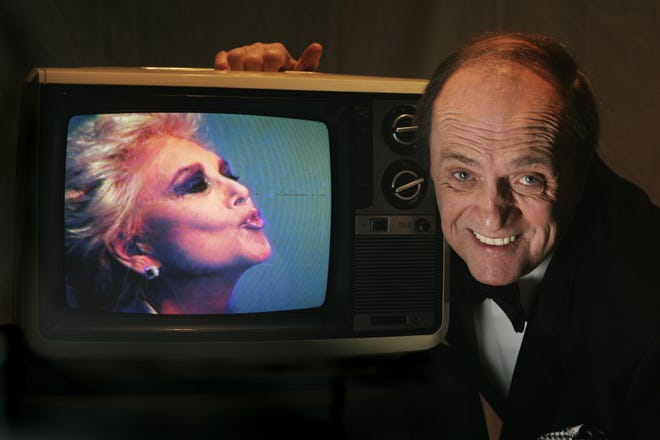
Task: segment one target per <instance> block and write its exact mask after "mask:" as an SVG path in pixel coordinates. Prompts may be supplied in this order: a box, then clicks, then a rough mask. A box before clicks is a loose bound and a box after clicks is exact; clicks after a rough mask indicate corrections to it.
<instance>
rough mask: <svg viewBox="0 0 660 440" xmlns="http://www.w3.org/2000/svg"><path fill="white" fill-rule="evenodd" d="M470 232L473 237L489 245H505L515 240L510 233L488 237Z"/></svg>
mask: <svg viewBox="0 0 660 440" xmlns="http://www.w3.org/2000/svg"><path fill="white" fill-rule="evenodd" d="M472 233H473V234H474V236H475V237H477V240H479V241H480V242H482V243H484V244H487V245H490V246H505V245H507V244H510V243H513V242H514V241H516V236H515V235H512V236H511V237H503V238H488V237H484V236H483V235H479V234H477V233H476V232H474V231H472Z"/></svg>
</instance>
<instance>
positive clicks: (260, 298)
mask: <svg viewBox="0 0 660 440" xmlns="http://www.w3.org/2000/svg"><path fill="white" fill-rule="evenodd" d="M206 118H207V127H208V138H209V141H210V142H209V144H212V145H210V146H213V147H214V149H215V150H216V152H217V153H218V154H219V155H220V156H222V157H223V158H224V159H225V160H227V161H228V162H229V163H230V165H231V168H232V171H233V172H234V174H236V175H238V176H239V177H240V181H241V182H242V183H243V184H245V185H247V187H248V188H249V189H250V191H251V195H252V198H253V200H254V202H255V204H256V205H257V207H258V208H259V209H260V210H261V212H262V215H263V217H264V219H265V220H266V229H265V230H266V236H267V237H268V238H269V240H270V242H271V245H272V248H273V253H272V255H271V257H270V259H269V260H268V261H267V262H265V263H263V264H260V265H258V266H255V267H253V268H251V269H250V270H249V271H248V272H246V273H245V274H244V275H243V277H242V278H241V280H240V281H239V283H238V285H237V286H236V288H235V289H234V294H233V295H232V300H231V303H230V310H231V311H233V312H238V313H240V312H252V311H271V310H288V309H297V308H309V307H318V306H320V305H322V304H323V301H324V299H325V293H326V287H327V277H328V261H329V249H330V215H331V197H330V196H331V186H330V185H331V181H330V153H329V151H330V147H329V137H328V130H327V127H326V126H325V124H323V123H321V122H318V121H308V120H301V119H286V118H274V117H267V116H248V115H224V114H213V115H211V114H209V115H207V116H206Z"/></svg>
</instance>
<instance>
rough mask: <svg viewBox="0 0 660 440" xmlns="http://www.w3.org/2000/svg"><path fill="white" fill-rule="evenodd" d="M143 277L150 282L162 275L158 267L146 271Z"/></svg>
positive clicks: (150, 267)
mask: <svg viewBox="0 0 660 440" xmlns="http://www.w3.org/2000/svg"><path fill="white" fill-rule="evenodd" d="M143 275H144V277H145V278H146V279H147V281H149V280H153V279H154V278H156V277H157V276H158V275H160V272H159V271H158V268H157V267H156V266H149V267H147V268H146V269H145V270H144V273H143Z"/></svg>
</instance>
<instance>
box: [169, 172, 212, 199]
mask: <svg viewBox="0 0 660 440" xmlns="http://www.w3.org/2000/svg"><path fill="white" fill-rule="evenodd" d="M208 187H209V181H208V179H207V178H206V175H205V174H204V172H203V171H202V170H197V171H195V172H193V173H192V174H191V175H190V176H188V177H187V178H186V179H184V180H183V182H181V183H179V184H178V185H176V186H175V187H174V193H175V194H176V195H179V196H184V195H186V194H198V193H202V192H204V191H206V190H207V189H208Z"/></svg>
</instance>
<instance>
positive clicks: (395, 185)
mask: <svg viewBox="0 0 660 440" xmlns="http://www.w3.org/2000/svg"><path fill="white" fill-rule="evenodd" d="M382 187H383V194H384V195H385V198H386V199H387V200H388V201H389V202H390V203H391V204H392V205H393V206H394V207H396V208H399V209H410V208H414V207H415V206H417V205H418V204H419V202H421V201H422V199H423V198H424V195H426V191H427V188H428V179H427V176H426V171H425V170H424V169H423V168H422V167H420V166H419V165H417V164H416V163H415V162H412V161H409V160H400V161H397V162H394V163H393V164H391V165H390V166H389V167H387V169H386V170H385V173H384V174H383V181H382Z"/></svg>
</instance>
